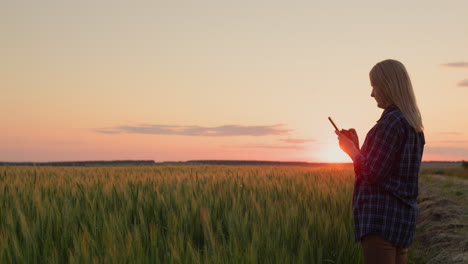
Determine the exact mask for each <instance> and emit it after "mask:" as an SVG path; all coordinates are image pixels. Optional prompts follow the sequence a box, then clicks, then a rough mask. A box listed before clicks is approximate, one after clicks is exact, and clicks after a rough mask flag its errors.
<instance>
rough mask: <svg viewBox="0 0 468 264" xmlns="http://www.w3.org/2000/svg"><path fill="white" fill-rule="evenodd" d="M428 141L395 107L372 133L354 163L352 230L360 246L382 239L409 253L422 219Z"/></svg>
mask: <svg viewBox="0 0 468 264" xmlns="http://www.w3.org/2000/svg"><path fill="white" fill-rule="evenodd" d="M424 144H425V139H424V133H422V132H421V133H416V132H415V131H414V129H413V128H412V127H411V126H410V124H409V123H408V121H406V118H405V117H404V115H403V113H402V112H401V111H400V110H399V109H398V107H396V106H394V105H391V106H389V107H387V108H386V109H385V110H384V112H383V113H382V117H381V118H380V119H379V121H377V124H376V125H375V126H374V127H373V128H372V129H371V130H370V131H369V133H368V134H367V136H366V140H365V141H364V144H363V145H362V149H361V153H360V154H359V155H358V156H357V157H356V158H355V159H354V171H355V173H356V179H355V183H354V193H353V224H354V234H355V239H356V242H359V241H361V238H362V237H363V236H365V235H368V234H377V235H380V236H381V237H382V238H384V239H385V240H387V241H390V242H391V243H392V244H393V245H394V246H396V247H399V248H408V247H409V246H410V245H411V244H412V242H413V238H414V233H415V229H416V217H417V215H418V205H417V202H416V198H417V196H418V174H419V167H420V165H421V158H422V154H423V149H424Z"/></svg>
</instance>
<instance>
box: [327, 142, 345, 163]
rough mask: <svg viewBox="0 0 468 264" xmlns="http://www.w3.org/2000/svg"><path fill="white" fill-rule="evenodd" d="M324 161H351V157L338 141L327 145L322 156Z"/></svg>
mask: <svg viewBox="0 0 468 264" xmlns="http://www.w3.org/2000/svg"><path fill="white" fill-rule="evenodd" d="M320 158H321V159H322V160H323V161H324V162H351V159H350V158H349V157H348V155H346V153H344V152H343V151H342V150H341V149H340V147H339V146H338V143H337V144H335V145H329V146H327V147H326V148H325V149H324V151H323V155H322V156H321V157H320Z"/></svg>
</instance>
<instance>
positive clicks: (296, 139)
mask: <svg viewBox="0 0 468 264" xmlns="http://www.w3.org/2000/svg"><path fill="white" fill-rule="evenodd" d="M279 141H283V142H286V143H293V144H303V143H306V142H315V141H316V140H315V139H299V138H284V139H280V140H279Z"/></svg>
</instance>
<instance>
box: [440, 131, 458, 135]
mask: <svg viewBox="0 0 468 264" xmlns="http://www.w3.org/2000/svg"><path fill="white" fill-rule="evenodd" d="M437 134H438V135H442V136H461V135H463V133H461V132H454V131H451V132H438V133H437Z"/></svg>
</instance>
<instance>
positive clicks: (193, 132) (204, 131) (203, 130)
mask: <svg viewBox="0 0 468 264" xmlns="http://www.w3.org/2000/svg"><path fill="white" fill-rule="evenodd" d="M282 126H283V125H282V124H278V125H271V126H240V125H224V126H218V127H202V126H183V125H182V126H173V125H151V124H141V125H137V126H117V127H112V128H108V129H98V130H95V131H96V132H98V133H103V134H118V133H134V134H151V135H182V136H205V137H235V136H270V135H285V134H289V132H290V131H293V130H292V129H285V128H282Z"/></svg>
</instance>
